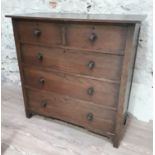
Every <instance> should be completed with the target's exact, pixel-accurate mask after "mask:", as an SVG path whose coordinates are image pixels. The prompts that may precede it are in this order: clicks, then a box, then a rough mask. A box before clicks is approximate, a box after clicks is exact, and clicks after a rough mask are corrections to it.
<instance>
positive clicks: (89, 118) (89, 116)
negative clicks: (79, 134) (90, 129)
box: [86, 113, 94, 121]
mask: <svg viewBox="0 0 155 155" xmlns="http://www.w3.org/2000/svg"><path fill="white" fill-rule="evenodd" d="M86 118H87V120H88V121H92V120H93V118H94V115H93V114H92V113H88V114H87V115H86Z"/></svg>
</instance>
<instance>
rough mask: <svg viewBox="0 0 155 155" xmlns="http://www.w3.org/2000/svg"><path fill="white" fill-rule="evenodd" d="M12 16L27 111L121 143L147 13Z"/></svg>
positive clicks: (116, 143)
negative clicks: (142, 24)
mask: <svg viewBox="0 0 155 155" xmlns="http://www.w3.org/2000/svg"><path fill="white" fill-rule="evenodd" d="M8 17H12V22H13V29H14V36H15V42H16V49H17V58H18V63H19V69H20V75H21V82H22V89H23V96H24V103H25V111H26V116H27V117H28V118H30V117H31V116H32V115H33V114H41V115H44V116H48V117H52V118H56V119H59V120H63V121H66V122H69V123H72V124H75V125H79V126H81V127H84V128H86V129H88V130H90V131H92V132H95V133H98V134H101V135H104V136H107V137H109V138H111V139H112V141H113V144H114V146H115V147H118V146H119V142H120V139H121V137H122V133H123V132H122V131H123V129H124V126H125V122H126V119H127V109H128V102H129V96H130V89H131V84H132V77H133V68H134V63H135V57H136V49H137V43H138V35H139V31H140V23H141V20H142V19H143V17H142V16H130V15H126V16H121V15H120V16H119V15H113V16H110V15H81V14H51V13H38V14H27V15H9V16H8Z"/></svg>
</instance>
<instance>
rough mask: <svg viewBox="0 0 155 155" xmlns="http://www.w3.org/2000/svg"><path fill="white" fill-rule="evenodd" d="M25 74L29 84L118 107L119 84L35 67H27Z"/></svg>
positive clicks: (26, 81) (41, 88)
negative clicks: (45, 70)
mask: <svg viewBox="0 0 155 155" xmlns="http://www.w3.org/2000/svg"><path fill="white" fill-rule="evenodd" d="M24 75H25V79H24V81H25V85H27V86H30V87H33V88H37V89H40V90H46V91H51V92H55V93H59V94H62V95H67V96H71V97H73V98H79V99H82V100H86V101H91V102H94V103H96V104H100V105H106V106H111V107H116V103H117V100H118V93H119V91H118V90H119V84H114V83H110V82H109V83H107V82H101V81H98V80H92V79H89V78H82V77H76V76H71V75H68V74H64V73H61V72H57V71H53V72H44V71H41V70H37V69H33V68H31V69H30V68H25V69H24Z"/></svg>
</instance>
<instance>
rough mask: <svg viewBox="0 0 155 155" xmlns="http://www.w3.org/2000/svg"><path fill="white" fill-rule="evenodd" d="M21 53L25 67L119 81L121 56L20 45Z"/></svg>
mask: <svg viewBox="0 0 155 155" xmlns="http://www.w3.org/2000/svg"><path fill="white" fill-rule="evenodd" d="M21 52H22V62H23V63H24V64H26V65H30V66H31V65H35V66H38V67H46V68H49V69H50V68H52V69H56V70H60V71H66V72H67V73H77V74H82V75H88V76H90V77H91V76H93V77H97V78H105V79H110V80H116V81H120V77H121V69H122V62H123V57H122V56H117V55H108V54H104V55H103V54H99V53H92V52H85V51H81V50H67V49H62V48H47V47H46V48H45V47H40V46H32V45H26V44H22V46H21ZM38 56H40V57H38ZM93 64H94V65H93Z"/></svg>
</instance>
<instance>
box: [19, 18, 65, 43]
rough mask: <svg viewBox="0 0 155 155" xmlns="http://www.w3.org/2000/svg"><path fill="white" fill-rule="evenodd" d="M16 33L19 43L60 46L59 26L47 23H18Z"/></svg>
mask: <svg viewBox="0 0 155 155" xmlns="http://www.w3.org/2000/svg"><path fill="white" fill-rule="evenodd" d="M17 26H18V33H19V38H20V41H22V42H27V41H28V42H31V43H42V44H52V45H60V44H61V43H62V36H61V29H62V27H61V25H60V24H55V23H48V22H37V21H34V22H31V21H19V22H18V25H17Z"/></svg>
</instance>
